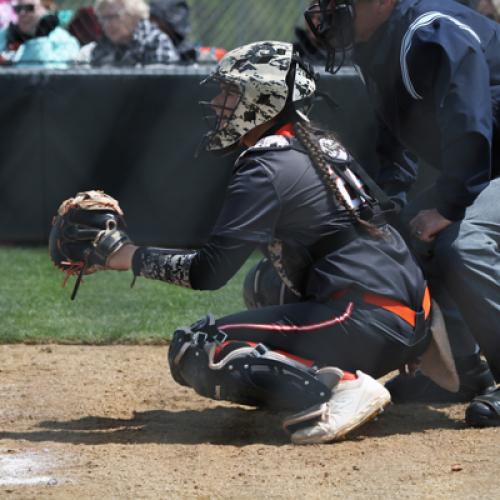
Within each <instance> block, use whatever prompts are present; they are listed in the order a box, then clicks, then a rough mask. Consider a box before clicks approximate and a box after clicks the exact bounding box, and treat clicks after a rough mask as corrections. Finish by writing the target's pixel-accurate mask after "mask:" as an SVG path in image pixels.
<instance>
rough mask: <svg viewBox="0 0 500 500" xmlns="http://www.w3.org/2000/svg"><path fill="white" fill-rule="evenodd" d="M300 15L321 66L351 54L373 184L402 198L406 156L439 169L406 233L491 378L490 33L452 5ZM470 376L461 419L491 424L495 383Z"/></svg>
mask: <svg viewBox="0 0 500 500" xmlns="http://www.w3.org/2000/svg"><path fill="white" fill-rule="evenodd" d="M306 19H307V20H308V22H309V23H310V25H311V27H312V29H313V31H314V32H315V35H316V36H317V37H318V38H319V39H320V40H321V41H322V42H323V43H324V44H325V45H327V46H328V48H329V56H330V57H329V60H328V62H327V65H326V69H327V71H331V72H335V71H336V70H337V69H338V68H336V67H335V60H339V58H338V57H337V58H335V53H336V52H339V51H340V52H344V51H346V50H348V49H350V48H352V47H353V48H354V51H353V58H354V61H355V63H356V64H357V65H358V66H359V69H360V71H361V76H362V78H363V79H364V81H365V83H366V88H367V92H368V95H369V98H370V101H371V103H372V104H373V107H374V109H375V111H376V114H377V116H378V118H379V119H380V121H381V123H382V124H383V128H384V129H385V130H384V132H383V136H382V139H383V140H382V141H381V142H380V145H381V147H380V148H379V153H380V159H381V168H380V172H379V177H378V181H379V183H380V184H381V186H382V187H383V188H384V189H385V190H386V191H387V192H388V193H389V194H390V195H392V196H393V197H394V199H396V200H399V201H400V202H401V203H404V192H405V191H406V190H407V189H408V187H409V185H410V184H411V183H412V182H413V180H414V178H415V174H416V162H415V161H414V160H412V157H414V156H416V157H417V158H418V159H419V160H420V161H424V162H426V163H428V164H430V165H431V166H433V167H435V168H436V169H438V171H439V176H438V178H437V181H436V183H435V185H434V186H432V188H431V189H430V190H429V191H428V192H427V193H425V195H424V196H423V197H422V198H421V199H419V200H417V202H416V203H417V204H416V205H413V207H412V206H409V207H407V209H405V212H406V213H411V214H412V216H411V217H410V219H409V229H410V232H411V235H412V237H413V238H414V240H415V241H416V243H418V244H417V245H415V247H416V248H417V249H419V248H426V251H425V254H424V253H423V254H422V255H420V257H421V259H423V261H424V262H425V264H426V267H427V268H428V271H429V279H430V281H431V285H432V284H434V285H435V287H436V288H437V287H438V285H439V284H444V286H445V288H446V291H447V292H448V293H449V294H450V296H451V297H452V299H453V301H454V302H455V304H456V305H457V306H458V309H459V311H460V314H461V315H462V317H463V319H464V321H465V322H466V324H467V326H468V328H469V330H470V332H471V333H472V335H473V336H474V338H475V339H476V340H477V342H478V343H479V346H480V348H481V351H482V353H483V354H484V356H485V357H486V358H487V360H488V362H489V365H490V367H491V371H492V372H493V375H494V376H495V378H496V380H497V381H500V209H499V205H500V179H499V178H498V176H499V174H500V128H499V125H500V28H499V26H498V25H497V24H495V23H494V22H492V21H491V20H489V19H487V18H486V17H484V16H481V15H480V14H478V13H476V12H475V11H473V10H471V9H469V8H468V7H465V6H463V5H461V4H460V3H457V2H455V1H452V0H324V1H322V0H320V1H319V2H318V3H317V4H316V5H314V6H312V7H311V8H310V9H308V11H306ZM340 60H342V58H340ZM416 207H417V208H416ZM425 244H427V245H425ZM428 245H431V246H432V257H430V255H431V254H429V252H428V250H427V249H428ZM452 333H453V332H452ZM463 343H464V344H467V342H463ZM467 349H469V352H470V354H471V355H470V356H469V359H473V358H474V354H473V353H474V343H473V342H470V341H469V342H468V346H467V347H463V350H467ZM462 354H464V353H462ZM464 359H466V358H464ZM476 359H478V357H477V355H476ZM458 368H459V369H460V366H458ZM463 368H464V370H465V371H466V370H467V367H466V366H464V367H463ZM479 377H480V379H481V380H480V383H479V386H478V387H477V390H476V394H478V395H476V396H475V397H474V399H473V400H472V402H471V403H470V405H469V407H468V408H467V411H466V420H467V422H468V423H469V424H470V425H477V426H494V425H500V388H498V387H496V386H495V385H494V380H493V379H492V378H491V374H490V373H489V372H488V370H487V369H486V371H483V373H482V374H480V375H479Z"/></svg>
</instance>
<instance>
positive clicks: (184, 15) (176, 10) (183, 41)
mask: <svg viewBox="0 0 500 500" xmlns="http://www.w3.org/2000/svg"><path fill="white" fill-rule="evenodd" d="M149 9H150V12H149V20H150V21H151V22H152V23H154V24H155V25H156V26H157V27H158V28H159V29H160V30H161V31H163V33H165V34H167V35H168V36H169V37H170V39H171V40H172V42H173V43H174V45H175V48H176V49H177V52H178V53H179V56H180V58H181V61H183V62H187V63H190V62H196V60H197V52H196V49H195V48H194V45H193V44H192V43H190V42H189V40H188V35H189V33H190V32H191V23H190V22H189V6H188V4H187V3H186V2H185V1H184V0H151V2H150V3H149Z"/></svg>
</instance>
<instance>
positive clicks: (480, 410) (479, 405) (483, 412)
mask: <svg viewBox="0 0 500 500" xmlns="http://www.w3.org/2000/svg"><path fill="white" fill-rule="evenodd" d="M465 421H466V422H467V424H468V425H470V426H471V427H496V426H500V387H498V388H497V389H496V390H494V391H492V392H490V393H488V394H484V395H482V396H476V397H475V398H474V399H473V400H472V402H471V404H470V405H469V406H468V407H467V410H466V411H465Z"/></svg>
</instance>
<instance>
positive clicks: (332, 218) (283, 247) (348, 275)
mask: <svg viewBox="0 0 500 500" xmlns="http://www.w3.org/2000/svg"><path fill="white" fill-rule="evenodd" d="M320 143H321V141H320ZM323 145H324V146H325V148H324V149H325V150H326V151H328V153H329V159H330V160H331V162H332V163H334V162H336V163H338V164H342V168H346V167H348V165H349V162H351V161H353V160H352V159H351V158H350V157H349V155H348V154H347V153H346V152H345V150H343V148H342V147H341V146H340V145H338V143H335V142H334V141H331V140H330V141H328V140H326V139H325V141H324V142H323V143H322V146H323ZM339 181H340V183H339V189H341V190H342V189H344V190H347V186H346V183H345V182H342V180H341V179H339ZM359 184H361V183H359ZM345 194H346V196H347V197H348V198H349V196H350V203H352V205H353V207H354V208H355V209H360V208H361V206H362V205H363V204H364V203H365V200H363V198H361V199H360V197H359V196H353V195H352V192H351V193H350V194H349V193H347V192H346V193H345ZM352 224H353V223H352V219H351V217H350V216H349V214H348V212H347V211H346V210H345V208H343V207H342V206H341V205H340V204H339V203H338V202H337V200H336V199H335V197H334V196H332V192H331V190H330V189H329V188H327V187H326V186H325V184H324V182H323V181H322V180H321V178H320V176H319V174H318V172H317V170H316V168H315V167H314V165H313V164H312V162H311V160H310V158H309V156H308V155H307V154H306V152H305V151H304V150H303V148H302V147H301V145H300V143H299V142H298V140H297V139H295V138H289V137H284V136H268V137H265V138H264V139H262V140H261V141H259V142H258V143H257V145H256V146H254V147H252V148H250V149H248V150H247V151H245V152H244V153H243V154H242V155H241V156H240V158H239V159H238V161H237V162H236V165H235V167H234V173H233V176H232V179H231V181H230V183H229V186H228V189H227V192H226V197H225V201H224V204H223V208H222V211H221V213H220V215H219V217H218V220H217V222H216V225H215V227H214V229H213V233H212V235H213V238H214V239H215V240H217V239H228V240H238V241H241V242H245V243H246V244H247V245H249V246H260V247H261V248H262V249H263V250H264V252H265V253H266V254H268V255H269V254H270V253H271V254H272V253H273V252H274V251H276V249H278V250H277V251H278V252H279V253H281V256H283V257H284V258H285V261H288V262H291V263H292V264H291V265H292V266H293V265H297V266H302V267H304V266H306V268H305V269H302V270H301V271H304V272H305V279H304V282H303V286H304V289H303V290H301V292H302V294H303V295H304V296H305V297H307V298H312V299H316V300H320V301H323V300H326V299H328V298H329V297H330V296H331V295H332V294H333V293H335V292H338V291H340V290H345V289H348V288H349V289H354V290H359V291H367V292H371V293H375V294H379V295H383V296H387V297H390V298H394V299H396V300H400V301H402V302H404V303H405V304H407V305H409V306H410V307H413V308H414V309H415V310H418V309H419V308H420V306H421V302H422V296H423V292H424V289H425V282H424V279H423V276H422V273H421V271H420V269H419V267H418V266H417V264H416V262H415V260H414V258H413V256H412V255H411V253H410V251H409V250H408V248H407V246H406V244H405V243H404V241H403V239H402V238H401V236H400V235H399V234H398V232H397V231H396V230H395V229H393V228H392V227H390V226H386V227H385V238H383V239H374V238H372V237H370V236H368V235H366V236H363V235H360V236H359V237H358V238H355V239H352V240H350V241H348V242H347V243H346V244H343V245H341V246H340V248H336V249H335V250H333V251H332V252H325V254H324V255H323V256H322V257H321V258H319V259H317V260H315V259H314V257H313V256H311V255H310V252H309V249H310V248H311V247H313V246H314V245H315V244H316V243H317V242H318V241H320V240H322V239H323V238H328V240H329V241H332V242H334V241H335V235H338V236H339V238H342V234H343V233H344V232H345V230H346V229H349V228H351V227H352ZM209 244H210V242H209ZM333 246H336V245H333ZM270 257H271V258H275V255H271V256H270ZM286 264H287V263H286V262H285V263H284V265H285V266H286ZM291 275H293V270H292V273H291Z"/></svg>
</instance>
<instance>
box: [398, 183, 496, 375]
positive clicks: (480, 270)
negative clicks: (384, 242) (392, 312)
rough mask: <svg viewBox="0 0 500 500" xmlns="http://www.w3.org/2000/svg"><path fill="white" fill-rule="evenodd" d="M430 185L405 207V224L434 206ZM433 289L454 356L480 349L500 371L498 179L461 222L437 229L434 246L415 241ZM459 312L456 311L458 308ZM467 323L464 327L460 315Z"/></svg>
mask: <svg viewBox="0 0 500 500" xmlns="http://www.w3.org/2000/svg"><path fill="white" fill-rule="evenodd" d="M436 196H437V194H436V192H435V190H434V188H430V189H428V190H426V191H425V192H423V193H422V194H421V195H420V196H418V197H417V198H416V199H415V200H414V201H413V202H412V203H410V204H409V205H408V207H407V208H406V209H405V211H404V215H403V218H404V220H405V221H406V222H408V221H409V220H411V218H412V217H413V216H414V215H416V213H418V212H419V211H420V210H422V209H425V208H432V207H434V206H435V203H434V202H433V200H435V198H436ZM412 247H413V250H414V252H415V254H416V255H417V258H418V259H419V260H420V262H421V265H422V267H423V268H424V271H425V272H426V275H427V279H428V281H429V285H430V287H431V292H432V294H433V296H434V298H435V299H436V300H437V301H438V302H439V303H440V305H441V307H442V309H443V313H444V315H445V319H446V324H447V328H448V331H449V334H450V341H451V343H452V348H453V352H454V354H455V356H460V357H462V356H467V355H468V354H472V353H474V351H475V350H477V346H476V343H475V341H477V343H478V344H479V346H480V348H481V351H482V353H483V354H484V355H485V357H486V359H487V360H488V362H489V364H490V367H491V368H492V369H493V370H494V371H495V372H496V375H497V376H498V375H499V374H500V178H499V179H495V180H493V181H491V182H490V184H489V185H488V187H486V188H485V189H484V190H483V191H482V192H481V194H480V195H479V196H478V197H477V198H476V200H475V201H474V203H473V204H472V205H471V206H470V207H468V208H467V210H466V213H465V217H464V219H463V220H461V221H458V222H454V223H453V224H451V225H450V226H449V227H447V228H446V229H445V230H444V231H442V232H441V233H439V235H438V236H437V237H436V239H435V241H434V242H433V244H431V245H427V244H423V243H422V242H420V241H417V240H415V239H412ZM454 304H455V305H456V308H458V311H459V314H457V311H456V308H455V307H454ZM459 315H461V316H462V318H463V321H464V322H465V324H466V325H467V327H468V331H467V329H465V328H463V324H462V321H461V319H460V316H459Z"/></svg>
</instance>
